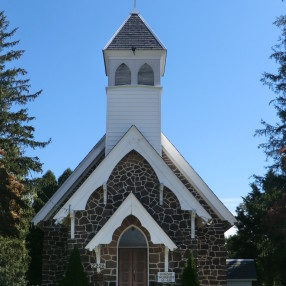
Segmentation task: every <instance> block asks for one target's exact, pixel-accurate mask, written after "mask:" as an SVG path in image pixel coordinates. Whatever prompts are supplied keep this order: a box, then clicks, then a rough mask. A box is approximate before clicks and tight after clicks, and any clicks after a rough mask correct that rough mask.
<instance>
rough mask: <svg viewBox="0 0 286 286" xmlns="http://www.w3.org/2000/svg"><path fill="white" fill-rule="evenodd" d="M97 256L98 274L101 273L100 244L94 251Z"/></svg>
mask: <svg viewBox="0 0 286 286" xmlns="http://www.w3.org/2000/svg"><path fill="white" fill-rule="evenodd" d="M94 251H95V255H96V264H97V268H96V269H97V273H99V272H100V244H99V245H98V246H96V247H95V249H94Z"/></svg>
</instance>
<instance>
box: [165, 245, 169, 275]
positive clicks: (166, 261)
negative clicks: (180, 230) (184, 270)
mask: <svg viewBox="0 0 286 286" xmlns="http://www.w3.org/2000/svg"><path fill="white" fill-rule="evenodd" d="M168 271H169V248H168V246H165V272H168Z"/></svg>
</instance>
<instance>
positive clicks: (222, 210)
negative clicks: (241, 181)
mask: <svg viewBox="0 0 286 286" xmlns="http://www.w3.org/2000/svg"><path fill="white" fill-rule="evenodd" d="M161 143H162V151H164V152H165V153H166V155H167V156H168V157H169V159H171V161H172V162H173V163H174V164H175V166H176V167H177V168H178V169H179V171H180V172H181V173H182V174H183V175H184V176H185V178H186V179H187V180H188V181H189V182H190V183H191V185H192V186H193V187H194V188H195V190H196V191H197V192H198V193H199V195H200V196H201V197H202V198H203V199H204V200H205V201H206V203H207V204H208V205H209V206H210V207H211V208H212V209H213V210H214V212H215V213H216V214H217V215H218V217H219V218H220V219H222V220H226V221H228V222H229V223H230V224H231V225H234V223H235V222H236V219H235V217H234V216H233V214H232V213H231V212H230V211H229V210H228V209H227V208H226V206H225V205H224V204H223V203H222V202H221V201H220V200H219V198H218V197H217V196H216V195H215V194H214V193H213V191H212V190H211V189H210V188H209V187H208V185H207V184H206V183H205V182H204V181H203V180H202V178H201V177H200V176H199V175H198V174H197V173H196V171H195V170H194V169H193V168H192V167H191V166H190V165H189V163H188V162H187V161H186V160H185V159H184V158H183V156H182V155H181V154H180V153H179V152H178V150H177V149H176V148H175V147H174V145H173V144H172V143H171V142H170V141H169V140H168V139H167V137H166V136H165V135H164V134H163V133H162V137H161Z"/></svg>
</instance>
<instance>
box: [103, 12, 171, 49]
mask: <svg viewBox="0 0 286 286" xmlns="http://www.w3.org/2000/svg"><path fill="white" fill-rule="evenodd" d="M132 48H136V49H139V50H166V48H165V47H164V45H163V44H162V43H161V41H160V40H159V39H158V37H157V36H156V35H155V34H154V33H153V31H152V30H151V28H150V27H149V26H148V25H147V23H146V22H145V21H144V20H143V18H142V17H141V16H140V15H139V14H138V13H137V12H132V13H131V14H130V16H129V17H128V18H127V19H126V20H125V22H124V23H123V24H122V25H121V27H120V28H119V29H118V30H117V32H116V33H115V34H114V35H113V37H112V38H111V40H110V41H109V42H108V43H107V45H106V46H105V47H104V49H103V50H129V49H132Z"/></svg>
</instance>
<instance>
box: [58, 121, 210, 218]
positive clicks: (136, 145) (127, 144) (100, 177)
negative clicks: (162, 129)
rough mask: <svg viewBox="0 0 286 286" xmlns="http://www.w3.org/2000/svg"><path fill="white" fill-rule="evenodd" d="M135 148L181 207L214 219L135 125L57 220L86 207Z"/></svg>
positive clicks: (64, 207)
mask: <svg viewBox="0 0 286 286" xmlns="http://www.w3.org/2000/svg"><path fill="white" fill-rule="evenodd" d="M132 150H135V151H136V152H138V153H139V154H140V155H141V156H142V157H144V158H145V159H146V161H147V162H148V163H149V164H150V165H151V167H152V168H153V170H154V172H155V173H156V175H157V177H158V179H159V181H160V183H161V184H164V186H166V187H167V188H169V189H170V190H171V191H172V192H173V193H174V194H175V195H176V197H177V199H178V200H179V202H180V205H181V209H182V210H190V211H195V212H196V214H197V215H198V216H200V217H201V218H202V219H203V220H205V221H208V220H210V219H211V216H210V214H209V213H208V212H207V211H206V210H205V209H204V208H203V207H202V205H201V204H200V203H199V202H198V200H197V199H196V198H195V197H194V196H193V195H192V194H191V192H190V191H189V190H188V189H187V188H186V187H185V185H184V184H183V183H182V182H181V181H180V180H179V178H178V177H177V176H176V175H175V174H174V173H173V171H172V170H171V169H170V168H169V166H168V165H167V164H166V163H165V162H164V160H163V159H162V157H161V156H160V155H159V154H158V153H157V152H156V150H155V149H154V148H153V147H152V146H151V145H150V143H149V142H148V141H147V140H146V139H145V137H144V136H143V135H142V134H141V133H140V132H139V131H138V129H137V128H136V127H135V126H132V127H131V128H130V129H129V130H128V131H127V133H126V134H125V135H124V136H123V137H122V138H121V140H120V141H119V142H118V143H117V145H116V146H115V147H114V148H113V149H112V150H111V151H110V153H109V154H108V155H107V156H106V157H105V159H104V160H103V161H102V162H101V164H99V166H98V167H97V168H96V169H95V170H94V171H93V172H92V174H91V175H90V176H89V177H88V178H87V179H86V180H85V182H84V183H83V184H82V185H81V186H80V187H79V189H78V190H77V191H76V192H75V193H74V194H73V196H72V197H71V198H70V199H69V200H68V201H67V202H66V203H65V205H64V206H63V207H62V208H61V209H60V211H59V212H58V213H57V214H56V215H55V216H54V219H55V220H56V221H57V222H60V221H62V220H63V219H64V218H65V217H66V216H67V215H68V210H69V209H71V210H84V209H85V207H86V203H87V201H88V199H89V197H90V196H91V194H92V193H93V192H94V191H95V190H96V189H98V188H99V187H100V186H102V185H103V184H104V183H106V182H107V181H108V178H109V176H110V174H111V172H112V171H113V169H114V168H115V166H116V165H117V164H118V163H119V162H120V160H121V159H122V158H123V157H124V156H125V155H127V154H128V153H129V152H131V151H132ZM158 192H159V190H158Z"/></svg>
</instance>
